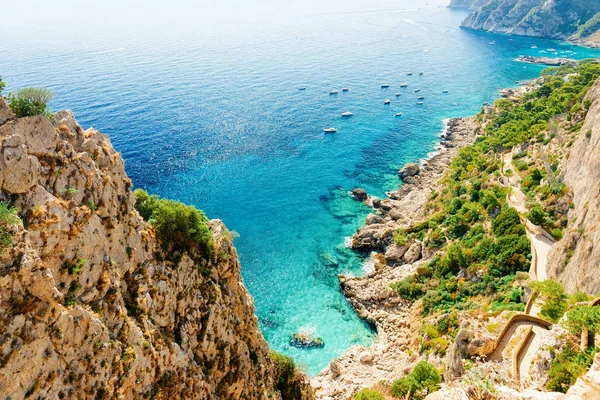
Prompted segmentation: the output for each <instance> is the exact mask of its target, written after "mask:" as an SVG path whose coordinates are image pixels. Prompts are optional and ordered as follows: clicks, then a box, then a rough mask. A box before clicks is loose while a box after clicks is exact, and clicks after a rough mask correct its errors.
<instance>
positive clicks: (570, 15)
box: [451, 0, 600, 45]
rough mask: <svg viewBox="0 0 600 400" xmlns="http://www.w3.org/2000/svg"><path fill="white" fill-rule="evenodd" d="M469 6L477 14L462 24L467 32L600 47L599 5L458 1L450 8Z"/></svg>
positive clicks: (582, 0) (569, 0) (580, 0)
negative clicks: (491, 33) (488, 32)
mask: <svg viewBox="0 0 600 400" xmlns="http://www.w3.org/2000/svg"><path fill="white" fill-rule="evenodd" d="M466 3H471V4H470V5H467V7H470V8H474V11H473V12H472V13H471V14H470V15H469V16H468V17H467V19H466V20H465V21H464V22H463V24H462V26H463V27H464V28H468V29H477V30H485V31H490V32H501V33H507V34H513V35H521V36H533V37H545V38H552V39H561V40H562V39H569V40H572V41H576V42H581V43H584V44H588V45H600V40H598V36H600V34H599V33H598V32H600V14H599V13H600V3H599V2H596V1H587V0H488V1H486V2H484V3H483V4H481V3H479V4H477V2H470V1H469V2H465V1H462V0H458V1H456V0H455V1H452V3H451V6H452V5H453V4H454V5H455V6H460V5H463V4H466ZM473 3H475V4H473ZM473 5H474V6H478V7H472V6H473Z"/></svg>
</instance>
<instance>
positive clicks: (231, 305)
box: [0, 98, 278, 400]
mask: <svg viewBox="0 0 600 400" xmlns="http://www.w3.org/2000/svg"><path fill="white" fill-rule="evenodd" d="M0 143H1V145H0V200H2V201H4V202H9V203H10V204H12V205H13V206H14V207H16V208H17V209H18V210H19V216H20V218H21V220H22V223H19V224H16V225H14V226H10V228H9V229H10V230H11V234H12V236H13V243H12V246H11V247H10V248H8V249H5V250H4V251H3V252H2V254H1V256H0V359H1V360H2V362H1V363H0V393H2V395H3V396H4V397H7V398H12V399H13V400H19V399H23V398H25V397H28V398H97V399H103V398H129V399H131V398H137V399H143V398H186V399H218V398H221V399H242V398H245V399H249V398H251V399H263V398H277V396H278V392H276V390H275V389H274V385H275V382H274V378H273V372H272V370H273V366H272V362H271V359H270V357H269V350H268V347H267V344H266V342H265V340H264V339H263V337H262V334H261V332H260V330H259V328H258V324H257V319H256V317H255V316H254V305H253V301H252V298H251V297H250V295H249V294H248V292H247V291H246V288H245V287H244V285H243V283H242V280H241V275H240V264H239V261H238V258H237V255H236V251H235V248H234V247H233V243H232V239H231V235H230V234H229V232H228V231H227V229H226V228H225V227H224V225H223V224H222V223H221V222H220V221H211V222H210V229H211V231H212V235H213V240H214V246H215V252H214V253H215V254H216V256H215V257H211V258H208V259H206V258H190V257H189V256H187V255H183V256H182V257H181V260H180V261H178V262H172V261H168V260H169V258H170V257H169V256H170V255H168V254H164V253H163V252H162V250H161V247H160V246H158V243H157V239H156V238H155V234H154V232H153V229H152V227H151V226H149V225H147V223H146V222H145V221H144V220H143V219H142V218H141V217H140V215H139V214H138V212H137V211H136V209H135V197H134V196H133V193H132V191H131V185H132V183H131V181H130V180H129V178H128V177H127V175H126V173H125V170H124V163H123V159H122V158H121V155H120V154H119V153H117V152H116V151H115V150H114V148H113V147H112V145H111V143H110V140H109V139H108V137H107V136H105V135H103V134H101V133H100V132H98V131H96V130H94V129H88V130H83V129H82V128H81V127H80V126H79V125H78V124H77V122H76V121H75V118H74V117H73V115H72V114H71V113H70V112H60V113H57V114H55V116H54V121H53V122H50V121H49V120H48V119H46V118H45V117H43V116H36V117H28V118H19V119H15V118H14V115H12V114H11V113H10V112H9V111H8V110H7V108H6V106H5V104H4V101H3V100H2V98H0Z"/></svg>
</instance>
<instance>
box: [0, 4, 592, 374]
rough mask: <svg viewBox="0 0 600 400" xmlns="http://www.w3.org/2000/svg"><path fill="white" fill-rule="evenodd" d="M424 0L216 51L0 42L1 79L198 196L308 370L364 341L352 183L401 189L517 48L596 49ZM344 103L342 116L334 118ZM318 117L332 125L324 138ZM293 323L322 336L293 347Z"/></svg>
mask: <svg viewBox="0 0 600 400" xmlns="http://www.w3.org/2000/svg"><path fill="white" fill-rule="evenodd" d="M433 3H434V4H431V5H426V6H423V7H422V8H420V9H415V8H411V7H406V8H402V7H400V8H397V9H393V10H390V9H386V10H385V11H377V12H373V11H371V12H356V13H346V14H344V13H340V14H337V13H329V14H319V15H310V16H304V17H299V18H297V19H296V20H293V21H291V23H290V25H291V27H287V28H286V30H285V31H281V29H283V28H279V27H273V28H272V29H271V30H264V31H260V32H257V33H256V34H255V35H252V37H251V38H250V39H248V38H242V39H240V38H237V37H236V38H228V37H226V38H225V41H226V43H225V45H223V43H219V44H218V45H217V44H215V43H212V42H211V41H209V40H203V39H202V35H201V34H202V32H193V34H192V33H189V32H174V33H171V34H170V35H168V36H166V37H165V38H164V39H162V40H163V42H162V43H161V44H162V46H160V47H159V48H156V47H155V46H154V45H153V43H152V39H153V38H152V37H144V38H126V39H125V38H121V37H109V38H107V39H103V40H102V41H100V40H99V39H92V38H89V40H87V41H85V40H83V39H82V41H79V42H77V43H66V42H65V43H62V44H61V45H57V46H55V47H53V48H51V49H49V48H48V47H46V46H45V44H40V43H31V44H29V45H28V46H19V47H17V46H14V45H12V44H11V43H10V41H5V40H4V39H0V50H1V51H2V54H3V55H4V57H2V59H1V60H0V72H1V73H2V76H3V78H4V79H5V80H6V81H7V82H9V84H10V87H9V88H7V89H8V90H7V91H10V89H12V88H16V87H22V86H26V85H48V86H49V87H51V88H53V89H54V90H55V91H56V96H55V100H54V101H53V103H52V104H51V107H52V108H53V109H54V110H58V109H61V108H65V107H68V108H73V110H74V112H75V114H76V115H77V116H78V120H79V122H80V123H81V125H83V126H84V127H89V126H95V127H96V128H98V129H100V130H101V131H103V132H104V133H106V134H108V135H110V137H111V140H112V143H113V144H114V146H115V147H116V148H117V149H118V150H119V151H121V152H122V153H123V156H124V159H125V162H126V170H127V173H128V174H129V176H130V177H131V178H132V180H133V182H134V185H135V186H136V187H142V188H144V189H146V190H148V191H149V192H152V193H156V194H159V195H161V196H164V197H168V198H173V199H177V200H180V201H183V202H186V203H189V204H194V205H196V206H198V207H199V208H201V209H203V210H204V211H205V212H206V213H207V215H208V216H209V217H210V218H219V219H222V220H223V221H224V222H225V224H226V225H227V227H228V228H229V229H230V230H232V231H235V232H237V233H238V234H239V237H237V238H236V239H235V245H236V247H237V249H238V252H239V255H240V259H241V263H242V273H243V276H244V280H245V284H246V286H247V287H248V289H249V291H250V293H251V294H252V295H253V296H254V299H255V304H256V308H257V309H256V314H257V316H258V318H259V322H260V327H261V329H262V331H263V333H264V335H265V338H266V339H267V341H268V342H269V344H270V346H271V347H272V348H273V349H275V350H278V351H281V352H283V353H285V354H288V355H291V356H293V357H294V358H295V359H296V360H297V361H298V362H299V363H300V364H301V365H304V366H305V367H306V369H307V371H308V372H309V374H311V375H316V374H317V373H318V372H319V371H320V370H321V369H322V368H323V367H325V366H326V365H327V364H328V363H329V361H330V360H331V359H333V358H335V357H337V356H339V355H340V354H342V353H343V352H344V351H345V350H346V349H348V348H349V347H350V346H352V345H354V344H363V345H368V344H370V343H371V342H372V341H373V340H375V335H374V333H373V332H372V331H371V329H370V328H369V327H368V326H367V325H366V324H365V323H364V322H363V321H362V320H361V319H360V318H359V317H358V316H357V315H356V313H355V312H354V310H353V309H352V307H351V306H350V305H349V304H348V302H347V301H346V299H345V298H344V296H343V294H342V293H341V292H340V290H339V283H338V280H337V275H338V274H340V273H350V274H355V275H360V274H363V273H364V267H365V265H364V264H365V262H366V259H365V257H361V256H359V255H357V254H355V253H354V252H353V251H351V250H350V249H348V248H347V243H346V242H347V238H348V237H350V236H351V235H352V234H354V232H355V231H356V230H357V229H358V228H359V227H361V226H362V225H363V224H364V220H365V217H366V215H367V214H368V213H369V211H370V210H369V208H368V207H366V206H365V205H363V204H362V203H360V202H358V201H356V200H355V199H353V198H352V197H351V196H350V195H349V193H350V191H351V190H352V189H353V188H355V187H363V188H365V189H366V190H367V192H368V193H369V194H370V195H374V196H378V197H383V196H384V195H385V192H387V191H389V190H395V189H397V187H398V185H399V184H400V180H399V179H398V176H397V170H398V169H399V168H400V167H401V166H402V165H403V164H404V163H406V162H409V161H418V160H420V159H423V158H425V157H427V155H428V154H429V153H430V152H432V151H433V150H434V149H435V146H436V144H437V143H438V142H439V134H440V132H441V130H442V128H443V123H442V121H443V120H444V119H447V118H450V117H455V116H467V115H472V114H474V113H476V112H478V111H479V110H480V108H481V105H482V103H483V102H492V101H493V100H494V99H495V98H496V97H497V96H498V91H499V90H500V89H501V88H504V87H514V86H516V85H517V83H516V82H517V81H523V80H528V79H532V78H535V77H537V76H538V75H539V73H540V72H541V70H542V69H543V67H542V66H537V65H530V64H524V63H520V62H517V61H515V59H516V58H517V57H518V56H519V55H522V54H523V55H531V56H541V55H544V54H545V55H547V56H548V54H547V53H541V51H545V49H548V48H554V49H556V50H558V53H557V56H563V57H569V58H575V59H583V58H587V57H600V51H596V50H591V49H584V48H581V47H575V46H571V45H568V44H565V43H559V42H555V41H548V40H541V39H531V38H521V37H508V36H504V35H492V34H486V33H476V32H470V31H464V30H461V29H459V28H458V27H459V25H460V22H461V21H462V19H464V17H465V16H466V15H467V13H466V12H464V11H455V10H449V9H446V8H445V7H444V5H445V4H444V3H445V2H439V1H438V2H433ZM227 40H229V42H227ZM490 42H494V43H495V44H494V45H491V44H490ZM282 44H283V45H282ZM533 44H535V45H536V46H537V49H532V48H531V46H532V45H533ZM232 49H235V51H231V50H232ZM151 60H155V61H153V62H151ZM57 65H60V66H61V67H60V68H57ZM317 66H318V68H316V67H317ZM420 71H423V72H424V74H423V75H422V76H420V75H418V72H420ZM408 72H413V75H412V76H408V75H407V73H408ZM156 82H161V85H156V84H155V83H156ZM403 82H406V83H407V84H408V85H409V86H408V88H406V89H402V88H401V87H400V84H401V83H403ZM382 84H390V88H389V89H382V88H381V85H382ZM298 87H305V88H306V90H303V91H299V90H297V89H298ZM343 87H348V88H349V89H350V90H349V91H348V92H342V88H343ZM417 88H419V89H421V91H420V92H419V93H418V94H417V93H416V92H415V89H417ZM333 89H337V90H339V93H338V94H337V95H330V94H329V92H330V91H331V90H333ZM444 90H447V91H448V93H443V91H444ZM396 92H401V93H402V95H401V96H399V97H396V96H395V93H396ZM419 95H422V96H424V97H425V99H424V100H423V101H424V104H423V105H421V106H419V105H417V104H416V101H417V96H419ZM386 99H391V104H390V105H389V106H386V105H384V100H386ZM345 111H351V112H353V113H354V115H353V116H352V117H350V118H346V119H342V118H341V113H342V112H345ZM396 112H402V116H401V117H394V114H395V113H396ZM330 126H333V127H336V128H337V129H338V132H337V133H336V134H334V135H324V134H323V129H324V128H327V127H330ZM302 331H305V332H309V333H312V334H314V335H316V336H318V337H320V338H322V339H323V341H324V343H325V346H324V347H322V348H315V349H301V348H297V347H293V346H290V337H291V335H292V334H294V333H297V332H302Z"/></svg>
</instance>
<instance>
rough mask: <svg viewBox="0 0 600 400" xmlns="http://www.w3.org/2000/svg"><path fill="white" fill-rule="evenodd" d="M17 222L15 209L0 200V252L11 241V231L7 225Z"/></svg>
mask: <svg viewBox="0 0 600 400" xmlns="http://www.w3.org/2000/svg"><path fill="white" fill-rule="evenodd" d="M18 222H19V217H18V216H17V210H16V209H15V208H13V207H11V206H10V205H9V204H7V203H5V202H3V201H0V254H2V252H3V251H4V250H5V249H7V248H9V247H10V246H11V245H12V243H13V233H12V232H11V231H10V229H9V226H10V225H14V224H16V223H18Z"/></svg>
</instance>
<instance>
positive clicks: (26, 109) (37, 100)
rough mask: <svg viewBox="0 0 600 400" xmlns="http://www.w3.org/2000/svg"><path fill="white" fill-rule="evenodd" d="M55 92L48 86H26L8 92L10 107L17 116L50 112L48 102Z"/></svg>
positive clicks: (47, 113)
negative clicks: (47, 87)
mask: <svg viewBox="0 0 600 400" xmlns="http://www.w3.org/2000/svg"><path fill="white" fill-rule="evenodd" d="M53 95H54V93H53V92H52V90H50V89H46V88H35V87H30V88H24V89H19V90H17V91H16V92H11V93H9V94H8V102H9V106H10V109H11V110H12V112H14V113H15V115H16V116H17V117H19V118H20V117H30V116H33V115H42V114H46V115H49V114H50V110H49V109H48V102H49V101H50V100H52V96H53Z"/></svg>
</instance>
